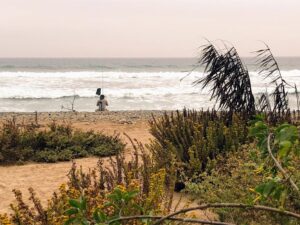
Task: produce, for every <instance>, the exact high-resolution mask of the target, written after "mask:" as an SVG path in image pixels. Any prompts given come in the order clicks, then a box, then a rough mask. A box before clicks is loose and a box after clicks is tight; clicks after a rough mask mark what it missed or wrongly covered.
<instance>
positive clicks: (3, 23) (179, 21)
mask: <svg viewBox="0 0 300 225" xmlns="http://www.w3.org/2000/svg"><path fill="white" fill-rule="evenodd" d="M299 24H300V0H1V8H0V57H194V56H196V55H197V54H198V47H199V46H201V45H202V44H204V43H205V38H207V39H209V40H211V41H214V40H217V44H218V45H220V43H221V42H220V41H218V40H226V41H228V43H230V44H233V45H234V46H235V47H236V48H237V50H238V52H239V53H240V55H241V56H250V55H251V52H252V51H255V50H257V49H260V48H262V47H263V45H262V42H260V41H264V42H266V43H268V45H269V46H270V47H271V48H272V50H273V53H274V54H275V55H276V56H300V29H299V28H300V27H299Z"/></svg>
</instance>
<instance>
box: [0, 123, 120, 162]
mask: <svg viewBox="0 0 300 225" xmlns="http://www.w3.org/2000/svg"><path fill="white" fill-rule="evenodd" d="M124 147H125V145H124V144H123V143H122V142H121V140H120V138H119V136H118V135H115V136H107V135H104V134H102V133H95V132H93V131H88V132H84V131H80V130H73V128H72V127H71V125H70V124H60V125H59V124H56V123H54V122H53V123H51V124H50V125H49V126H48V129H45V130H41V129H38V128H37V127H36V126H35V125H31V124H21V125H20V124H17V123H16V120H15V119H13V120H8V121H7V122H6V123H4V124H3V125H2V127H1V128H0V163H2V164H4V163H15V162H26V161H37V162H56V161H68V160H71V159H74V158H80V157H86V156H89V155H91V156H92V155H95V156H111V155H114V154H116V153H118V152H120V151H122V149H123V148H124Z"/></svg>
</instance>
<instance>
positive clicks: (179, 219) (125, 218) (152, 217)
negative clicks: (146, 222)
mask: <svg viewBox="0 0 300 225" xmlns="http://www.w3.org/2000/svg"><path fill="white" fill-rule="evenodd" d="M161 218H163V217H162V216H147V215H146V216H127V217H121V218H117V219H114V220H111V221H108V222H107V223H106V224H112V223H115V222H118V221H126V220H136V219H139V220H141V219H152V220H156V219H161ZM167 220H173V221H180V222H183V223H199V224H214V225H234V224H233V223H226V222H219V221H209V220H200V219H190V218H168V219H167Z"/></svg>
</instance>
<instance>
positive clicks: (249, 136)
mask: <svg viewBox="0 0 300 225" xmlns="http://www.w3.org/2000/svg"><path fill="white" fill-rule="evenodd" d="M225 49H226V50H219V49H217V48H216V47H215V45H214V44H213V43H208V44H207V45H205V46H203V48H202V55H201V57H200V59H199V65H202V66H204V67H205V73H206V76H205V77H204V78H201V79H200V80H197V81H195V83H194V84H195V85H201V86H202V87H210V88H211V97H212V99H214V100H215V101H216V103H217V104H218V106H217V107H216V109H213V110H207V111H195V110H188V109H184V110H183V111H177V112H173V113H165V114H164V115H163V116H162V117H158V118H157V117H153V119H152V120H150V121H149V125H150V132H151V134H152V135H153V137H154V138H153V139H152V141H151V143H150V144H148V145H145V146H144V145H143V144H141V143H139V142H138V141H136V140H131V139H130V138H129V137H128V138H129V140H130V141H131V143H132V146H133V149H134V151H133V154H132V159H131V160H125V157H124V146H123V145H122V143H120V142H119V140H118V139H117V138H113V137H109V138H108V137H103V136H101V135H100V134H94V133H90V134H89V135H86V134H82V133H76V132H68V130H66V129H65V127H60V126H54V125H53V126H54V127H55V128H51V127H50V131H36V132H33V133H32V135H34V137H35V138H33V139H30V137H29V138H28V137H27V139H26V140H27V141H24V140H23V139H22V138H24V137H23V136H24V133H22V132H21V134H19V133H18V135H16V136H17V137H18V138H17V139H16V140H18V141H14V143H18V145H15V146H13V145H10V146H9V147H7V146H8V144H7V143H11V142H12V138H14V137H15V135H11V134H7V133H5V132H2V140H6V139H5V138H4V137H6V138H10V139H9V140H6V141H5V142H3V141H2V142H1V143H2V144H1V149H13V147H16V148H15V149H17V150H22V151H26V149H27V148H28V147H30V148H32V150H31V151H36V153H38V152H39V151H45V149H46V147H44V148H43V149H42V148H40V149H39V150H38V151H37V148H35V147H34V146H33V145H32V144H29V145H25V144H24V143H28V139H29V140H37V138H36V137H39V135H42V136H43V137H44V136H47V137H48V136H51V134H53V133H54V134H55V135H54V136H55V137H56V138H59V139H60V138H62V139H64V137H69V139H68V138H67V140H68V141H65V140H64V141H62V143H65V142H67V144H66V145H65V146H64V147H62V145H61V143H60V142H56V138H55V139H51V138H50V139H47V140H48V142H51V143H52V144H50V145H48V144H47V149H48V148H50V146H52V147H54V148H55V150H54V149H53V148H52V149H51V151H56V150H57V153H60V151H65V149H68V150H69V151H70V152H72V154H75V153H74V152H76V151H73V150H72V149H73V148H72V146H80V147H81V148H83V150H85V151H86V152H87V153H86V154H87V155H88V154H91V155H100V156H106V155H114V157H110V159H109V160H110V166H104V164H103V160H101V159H100V160H99V163H98V167H97V168H95V169H94V170H91V171H89V172H87V173H84V172H83V171H82V170H81V169H79V168H77V167H76V165H75V164H73V167H72V168H71V170H70V173H69V175H68V177H69V180H68V182H67V183H66V184H62V185H61V186H60V188H59V191H57V192H55V193H54V194H53V197H52V198H51V199H50V200H49V201H48V204H47V205H46V206H43V205H42V204H41V203H40V200H39V199H38V198H37V196H36V194H35V192H34V190H33V189H29V192H30V194H31V197H30V200H31V202H32V204H33V206H34V207H31V206H30V205H28V204H26V203H25V202H24V201H23V199H22V193H21V192H20V191H18V190H14V193H15V196H16V203H14V204H12V205H11V208H12V212H13V213H12V214H11V215H6V214H4V215H1V216H0V223H1V224H26V225H27V224H28V225H30V224H42V225H46V224H53V225H54V224H66V225H67V224H83V225H85V224H98V225H100V224H114V225H117V224H153V225H156V224H182V223H186V224H193V223H197V224H219V225H220V224H222V225H229V224H299V223H300V190H299V188H300V172H299V171H300V166H299V165H300V163H299V162H300V139H299V127H298V124H299V120H298V118H299V110H297V111H292V110H290V108H289V102H288V92H287V87H288V86H289V87H294V85H293V84H289V83H287V82H286V81H285V80H284V79H283V77H282V75H281V72H280V68H279V65H278V63H277V62H276V59H275V58H274V56H273V54H272V52H271V51H270V49H269V48H268V46H266V49H262V50H259V51H257V62H258V68H259V70H260V73H261V75H262V76H264V77H268V78H269V79H270V80H271V82H270V85H272V86H274V89H273V92H272V93H270V94H269V93H263V94H261V96H259V97H258V98H257V99H256V98H255V96H254V95H253V93H252V90H251V80H250V76H249V72H248V70H247V67H246V66H245V65H244V64H243V62H242V60H241V58H240V57H239V55H238V53H237V51H236V49H235V48H234V47H227V48H225ZM295 92H296V94H297V95H298V92H297V89H296V88H295ZM40 132H42V134H40ZM49 132H50V133H49ZM68 133H69V136H68V135H67V134H68ZM5 135H6V136H5ZM66 135H67V136H66ZM97 135H98V136H97ZM99 135H100V136H99ZM25 136H26V135H25ZM87 136H88V137H87ZM90 136H92V138H90ZM21 137H22V138H21ZM78 139H80V141H79V140H78ZM86 139H88V140H86ZM21 140H22V141H21ZM101 141H102V142H101ZM31 142H33V141H30V143H31ZM48 142H46V143H48ZM3 143H4V144H3ZM5 143H6V144H5ZM58 143H60V144H59V145H58ZM99 143H102V144H100V146H98V145H97V144H99ZM69 144H70V145H69ZM56 145H58V146H60V147H58V148H56V147H55V146H56ZM17 146H21V147H17ZM38 146H40V145H38ZM96 149H97V150H96ZM99 149H101V151H100V150H99ZM83 150H82V151H83ZM2 151H3V150H2ZM100 152H101V153H100ZM15 154H17V153H15ZM76 154H77V153H76ZM22 155H23V154H22ZM25 155H26V154H25ZM1 157H2V159H3V158H6V159H9V160H10V161H13V160H12V159H14V157H16V156H13V155H12V156H4V155H3V153H2V156H1ZM22 157H24V159H23V158H20V157H19V158H18V159H17V160H14V161H19V160H22V161H23V160H25V158H26V157H25V156H22ZM36 157H37V155H36V154H32V157H30V158H28V159H30V160H33V161H39V160H36ZM81 157H82V156H81ZM26 160H27V158H26ZM57 160H61V159H57ZM45 161H46V160H45ZM55 161H56V160H55ZM174 191H180V192H182V193H184V194H186V195H188V196H190V197H191V198H193V199H194V200H195V201H197V202H198V203H199V206H197V207H192V208H189V206H187V207H186V208H183V209H180V210H178V209H177V207H176V203H175V207H174V198H173V196H174ZM195 210H210V211H211V212H213V213H214V214H215V216H214V218H211V217H209V216H207V217H206V218H196V217H194V216H193V214H192V213H191V212H193V211H195Z"/></svg>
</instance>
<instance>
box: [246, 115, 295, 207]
mask: <svg viewBox="0 0 300 225" xmlns="http://www.w3.org/2000/svg"><path fill="white" fill-rule="evenodd" d="M250 135H251V136H254V137H255V138H256V139H257V145H258V147H259V149H260V150H261V156H262V157H263V159H264V161H263V164H262V165H261V168H262V169H261V171H263V172H264V176H265V182H263V183H261V184H260V185H258V186H257V187H256V189H255V191H256V192H257V193H258V198H257V200H262V201H265V200H267V199H268V198H273V199H275V200H276V201H278V204H279V205H280V206H281V207H284V206H285V205H286V202H287V200H288V199H289V198H290V197H291V196H294V195H295V196H294V197H293V198H295V199H298V200H296V202H297V201H299V197H300V191H299V185H298V184H297V182H294V180H293V179H294V176H293V175H294V174H293V173H295V168H296V166H297V163H298V161H297V159H299V153H300V146H299V131H298V129H297V127H296V126H293V125H290V124H281V125H278V126H277V127H275V128H272V127H269V126H268V125H267V124H265V123H264V122H263V121H262V120H257V121H255V122H253V125H252V126H251V128H250ZM297 204H298V203H297Z"/></svg>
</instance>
